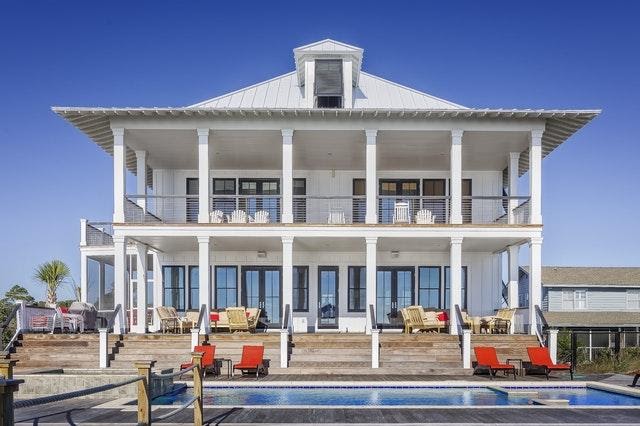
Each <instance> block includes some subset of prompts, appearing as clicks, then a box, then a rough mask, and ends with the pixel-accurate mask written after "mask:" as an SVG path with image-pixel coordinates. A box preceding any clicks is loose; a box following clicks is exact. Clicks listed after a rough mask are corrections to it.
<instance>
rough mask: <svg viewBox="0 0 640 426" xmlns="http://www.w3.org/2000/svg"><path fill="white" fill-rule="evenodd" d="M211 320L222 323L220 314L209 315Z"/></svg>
mask: <svg viewBox="0 0 640 426" xmlns="http://www.w3.org/2000/svg"><path fill="white" fill-rule="evenodd" d="M209 320H210V321H213V322H218V321H220V314H211V315H209Z"/></svg>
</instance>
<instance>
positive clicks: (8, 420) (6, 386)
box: [0, 379, 24, 426]
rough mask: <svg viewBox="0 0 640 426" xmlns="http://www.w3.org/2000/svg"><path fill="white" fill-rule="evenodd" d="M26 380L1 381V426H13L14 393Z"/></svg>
mask: <svg viewBox="0 0 640 426" xmlns="http://www.w3.org/2000/svg"><path fill="white" fill-rule="evenodd" d="M21 383H24V380H13V379H11V380H6V379H4V380H0V425H1V426H13V424H14V416H13V415H14V413H13V393H14V392H17V391H18V387H19V385H20V384H21Z"/></svg>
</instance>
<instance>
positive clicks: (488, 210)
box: [462, 196, 529, 225]
mask: <svg viewBox="0 0 640 426" xmlns="http://www.w3.org/2000/svg"><path fill="white" fill-rule="evenodd" d="M510 210H511V212H512V213H511V215H512V218H511V219H510V218H509V211H510ZM462 222H463V223H472V224H479V225H487V224H494V223H495V224H508V223H511V224H515V225H524V224H528V223H529V197H508V196H504V197H494V196H472V197H462Z"/></svg>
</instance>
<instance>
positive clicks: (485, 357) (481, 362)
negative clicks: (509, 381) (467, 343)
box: [473, 346, 516, 380]
mask: <svg viewBox="0 0 640 426" xmlns="http://www.w3.org/2000/svg"><path fill="white" fill-rule="evenodd" d="M473 351H474V352H475V354H476V361H477V363H476V366H475V368H474V369H473V374H475V373H476V371H477V370H478V369H485V370H489V377H490V378H491V380H493V378H494V377H495V376H496V372H497V371H505V372H507V373H509V372H513V380H516V367H515V365H511V364H502V363H501V362H500V361H498V354H497V353H496V348H494V347H491V346H476V347H475V348H473Z"/></svg>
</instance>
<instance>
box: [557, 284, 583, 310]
mask: <svg viewBox="0 0 640 426" xmlns="http://www.w3.org/2000/svg"><path fill="white" fill-rule="evenodd" d="M579 309H587V290H574V289H564V290H562V310H563V311H574V310H579Z"/></svg>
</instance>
